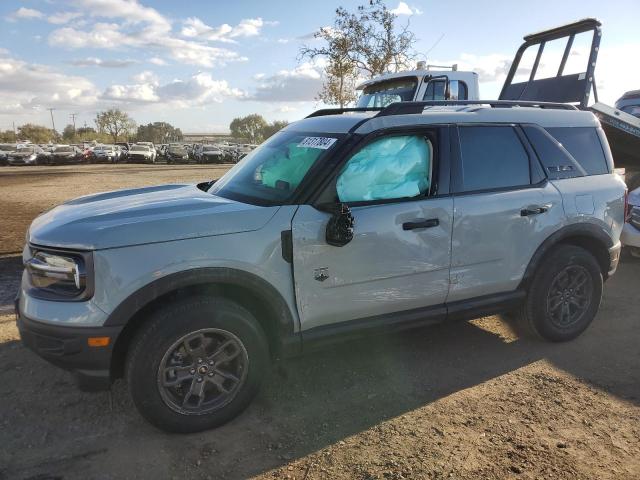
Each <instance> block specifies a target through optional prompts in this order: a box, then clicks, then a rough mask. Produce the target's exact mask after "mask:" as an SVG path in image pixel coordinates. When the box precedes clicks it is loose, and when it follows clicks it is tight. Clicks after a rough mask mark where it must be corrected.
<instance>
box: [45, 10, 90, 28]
mask: <svg viewBox="0 0 640 480" xmlns="http://www.w3.org/2000/svg"><path fill="white" fill-rule="evenodd" d="M81 16H82V13H80V12H57V13H54V14H53V15H50V16H49V17H48V18H47V22H49V23H53V24H54V25H63V24H65V23H69V22H70V21H71V20H73V19H75V18H78V17H81Z"/></svg>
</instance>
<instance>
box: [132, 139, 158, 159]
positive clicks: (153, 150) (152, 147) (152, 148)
mask: <svg viewBox="0 0 640 480" xmlns="http://www.w3.org/2000/svg"><path fill="white" fill-rule="evenodd" d="M135 145H144V146H146V147H149V152H151V162H155V161H156V157H157V156H158V155H157V153H156V147H155V145H154V144H153V142H136V143H135Z"/></svg>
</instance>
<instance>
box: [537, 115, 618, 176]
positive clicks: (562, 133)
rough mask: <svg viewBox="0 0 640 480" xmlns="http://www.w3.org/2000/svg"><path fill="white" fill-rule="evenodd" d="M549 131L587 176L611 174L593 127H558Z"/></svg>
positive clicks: (548, 129)
mask: <svg viewBox="0 0 640 480" xmlns="http://www.w3.org/2000/svg"><path fill="white" fill-rule="evenodd" d="M547 131H548V132H549V133H550V134H551V135H553V137H554V138H555V139H556V140H558V141H559V142H560V143H561V144H562V146H563V147H564V148H565V149H566V150H567V151H568V152H569V153H570V154H571V156H572V157H573V158H575V159H576V161H577V162H578V163H579V164H580V165H581V166H582V168H584V170H585V172H587V175H602V174H604V173H609V167H608V165H607V159H606V157H605V156H604V151H603V150H602V144H601V143H600V138H598V132H597V131H596V129H595V128H593V127H556V128H547Z"/></svg>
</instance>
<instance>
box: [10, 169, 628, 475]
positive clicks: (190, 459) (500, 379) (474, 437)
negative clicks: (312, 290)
mask: <svg viewBox="0 0 640 480" xmlns="http://www.w3.org/2000/svg"><path fill="white" fill-rule="evenodd" d="M120 169H122V170H120ZM13 172H15V173H13ZM220 172H221V169H220V168H212V167H210V166H205V167H200V166H198V167H195V166H181V167H160V166H156V167H153V166H152V167H141V166H133V165H132V166H116V167H115V168H113V167H111V166H89V167H84V166H83V167H61V168H41V169H36V168H31V169H30V168H24V169H9V168H3V169H1V170H0V188H1V191H2V193H3V199H2V201H3V202H4V204H5V205H7V204H8V205H10V209H4V208H3V212H8V215H9V217H8V220H9V221H5V213H3V214H2V216H3V223H4V224H5V225H6V224H9V225H12V227H11V228H10V229H4V228H3V229H2V230H1V234H2V239H1V242H0V251H4V252H15V251H18V250H20V249H21V247H22V245H21V243H22V241H23V238H24V231H25V229H26V227H27V226H28V224H29V222H30V221H31V219H32V218H33V216H35V215H36V214H37V213H38V212H40V211H43V210H45V209H47V208H50V207H51V206H53V205H54V204H56V203H59V202H61V201H63V200H65V199H68V198H71V197H75V196H78V195H81V194H87V193H91V192H96V191H101V190H110V189H115V188H121V187H129V186H134V185H150V184H157V183H163V182H181V181H200V180H203V179H207V178H215V177H217V176H219V174H220ZM36 173H37V174H36ZM19 265H20V262H19V258H18V257H17V256H16V255H15V254H13V255H12V254H9V255H5V256H4V257H2V258H0V298H2V302H6V301H8V300H7V298H8V299H10V298H11V297H12V293H11V292H15V286H16V281H17V280H16V279H17V276H18V274H19V270H20V266H19ZM639 285H640V261H638V260H636V259H632V258H628V257H627V256H624V257H623V262H622V264H621V266H620V269H619V272H618V274H617V275H616V276H615V277H614V278H613V279H612V280H611V281H609V282H608V283H607V284H606V287H605V295H604V300H603V304H602V308H601V311H600V313H599V315H598V317H597V318H596V320H595V322H594V324H593V325H592V326H591V327H590V328H589V330H587V332H585V334H583V335H582V336H581V337H580V338H578V339H577V340H575V341H573V342H569V343H565V344H550V343H544V342H536V341H530V340H525V339H520V338H518V336H517V335H516V334H515V333H514V331H513V330H512V328H511V326H510V324H509V322H507V321H506V320H505V319H503V318H501V317H487V318H483V319H478V320H474V321H472V322H462V323H452V324H447V325H441V326H436V327H431V328H428V329H421V330H417V331H412V332H406V333H402V334H398V335H393V336H382V337H375V338H371V339H367V340H360V341H355V342H349V343H348V344H343V345H340V346H336V347H332V348H330V349H328V350H325V351H323V352H319V353H312V354H308V355H307V356H305V357H302V358H299V359H295V360H292V361H290V362H288V363H287V364H285V365H281V366H278V367H276V368H274V369H273V371H272V373H271V374H270V376H269V378H268V379H267V380H266V382H265V388H264V389H263V390H262V392H261V393H260V394H259V396H258V398H257V399H256V401H255V402H254V403H253V404H252V406H251V407H250V408H249V409H248V410H247V411H246V412H245V413H244V414H242V415H241V416H240V417H239V418H237V419H235V420H234V421H232V422H231V423H229V424H227V425H225V426H223V427H221V428H219V429H217V430H213V431H209V432H204V433H199V434H194V435H167V434H164V433H162V432H159V431H157V430H155V429H154V428H153V427H151V426H149V425H148V424H147V423H145V422H144V421H143V420H142V419H141V418H140V417H139V416H138V414H137V413H136V411H135V409H134V408H133V406H132V404H131V401H130V399H129V396H128V394H127V390H126V388H125V385H123V383H122V382H121V381H119V382H117V383H116V384H115V386H114V388H113V390H112V392H111V393H106V392H104V393H96V394H88V393H82V392H79V391H78V390H77V389H76V388H75V386H74V384H73V379H72V377H71V375H69V374H68V373H66V372H64V371H61V370H59V369H57V368H55V367H53V366H51V365H49V364H48V363H46V362H45V361H43V360H41V359H39V358H38V357H36V356H35V355H34V354H32V353H31V352H30V351H28V350H26V349H25V348H23V347H22V346H21V344H20V343H19V338H18V333H17V330H16V328H15V324H14V319H13V316H12V315H9V314H5V315H2V314H0V445H2V448H1V449H0V479H4V478H7V479H9V478H11V479H13V478H17V479H32V480H34V479H40V480H43V479H58V478H64V479H76V478H77V479H86V478H105V479H108V478H114V479H121V478H176V479H177V478H197V479H200V478H202V479H207V478H211V479H226V478H228V479H234V478H260V479H272V478H278V479H280V478H296V479H363V480H365V479H403V478H415V479H423V478H429V479H431V478H433V479H441V478H442V479H450V478H455V479H478V478H480V479H482V478H490V479H505V478H522V479H534V478H535V479H542V478H545V479H547V478H562V479H595V478H598V479H616V480H617V479H636V478H640V440H639V439H640V347H639V346H638V345H639V344H640V316H639V315H638V311H640V295H638V287H639ZM9 301H10V300H9Z"/></svg>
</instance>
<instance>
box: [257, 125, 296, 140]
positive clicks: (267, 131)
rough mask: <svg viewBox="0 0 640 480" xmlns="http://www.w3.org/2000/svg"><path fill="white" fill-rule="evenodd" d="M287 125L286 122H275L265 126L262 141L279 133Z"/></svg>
mask: <svg viewBox="0 0 640 480" xmlns="http://www.w3.org/2000/svg"><path fill="white" fill-rule="evenodd" d="M287 125H289V122H287V121H286V120H276V121H274V122H272V123H269V124H267V125H265V127H264V128H263V129H262V139H263V140H266V139H267V138H269V137H270V136H271V135H273V134H274V133H277V132H279V131H280V130H282V129H283V128H284V127H286V126H287Z"/></svg>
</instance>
